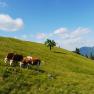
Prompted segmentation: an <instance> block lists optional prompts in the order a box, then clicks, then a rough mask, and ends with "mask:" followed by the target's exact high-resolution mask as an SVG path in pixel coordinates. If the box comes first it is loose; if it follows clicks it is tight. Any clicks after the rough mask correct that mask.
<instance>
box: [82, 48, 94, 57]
mask: <svg viewBox="0 0 94 94" xmlns="http://www.w3.org/2000/svg"><path fill="white" fill-rule="evenodd" d="M80 53H81V54H82V55H87V56H90V55H91V53H92V55H93V56H94V47H81V48H80Z"/></svg>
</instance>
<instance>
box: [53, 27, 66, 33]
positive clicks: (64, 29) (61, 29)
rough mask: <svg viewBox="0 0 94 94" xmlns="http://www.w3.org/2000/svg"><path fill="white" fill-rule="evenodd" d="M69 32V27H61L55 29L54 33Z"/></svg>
mask: <svg viewBox="0 0 94 94" xmlns="http://www.w3.org/2000/svg"><path fill="white" fill-rule="evenodd" d="M66 32H67V28H59V29H57V30H55V31H54V32H53V33H54V34H64V33H66Z"/></svg>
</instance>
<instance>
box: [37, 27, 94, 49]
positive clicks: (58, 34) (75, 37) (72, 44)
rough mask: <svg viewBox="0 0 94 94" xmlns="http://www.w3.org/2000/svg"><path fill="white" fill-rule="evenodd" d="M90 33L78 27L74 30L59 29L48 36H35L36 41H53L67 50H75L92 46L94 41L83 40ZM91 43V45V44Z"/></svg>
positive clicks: (88, 30)
mask: <svg viewBox="0 0 94 94" xmlns="http://www.w3.org/2000/svg"><path fill="white" fill-rule="evenodd" d="M89 33H91V30H90V29H89V28H81V27H78V28H76V29H75V30H73V31H72V30H69V29H67V28H59V29H57V30H55V31H53V32H51V33H49V34H44V33H40V34H38V35H37V38H38V39H46V38H50V39H54V40H55V41H56V43H58V45H60V46H61V47H63V48H65V49H68V50H75V48H76V47H78V48H79V47H82V46H87V45H89V46H90V45H93V44H94V41H90V40H88V41H87V39H85V37H86V36H88V34H89ZM92 43H93V44H92Z"/></svg>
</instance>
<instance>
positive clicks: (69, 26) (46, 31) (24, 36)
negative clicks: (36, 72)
mask: <svg viewBox="0 0 94 94" xmlns="http://www.w3.org/2000/svg"><path fill="white" fill-rule="evenodd" d="M0 36H4V37H13V38H18V39H21V40H28V41H33V42H40V43H43V42H44V41H45V40H46V39H47V38H48V39H52V40H55V41H56V43H57V46H60V47H62V48H64V49H67V50H75V48H80V47H83V46H90V47H91V46H94V0H0Z"/></svg>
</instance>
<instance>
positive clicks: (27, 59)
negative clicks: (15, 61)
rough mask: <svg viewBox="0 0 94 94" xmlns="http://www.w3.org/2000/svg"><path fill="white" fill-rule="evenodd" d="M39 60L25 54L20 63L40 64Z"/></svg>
mask: <svg viewBox="0 0 94 94" xmlns="http://www.w3.org/2000/svg"><path fill="white" fill-rule="evenodd" d="M40 62H41V60H40V59H39V58H35V57H31V56H27V57H24V58H23V61H22V64H24V65H27V66H29V65H38V66H39V65H40Z"/></svg>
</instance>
